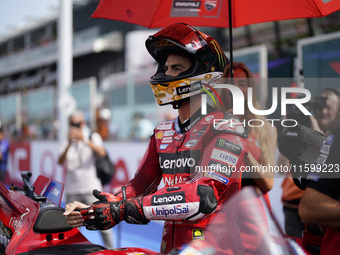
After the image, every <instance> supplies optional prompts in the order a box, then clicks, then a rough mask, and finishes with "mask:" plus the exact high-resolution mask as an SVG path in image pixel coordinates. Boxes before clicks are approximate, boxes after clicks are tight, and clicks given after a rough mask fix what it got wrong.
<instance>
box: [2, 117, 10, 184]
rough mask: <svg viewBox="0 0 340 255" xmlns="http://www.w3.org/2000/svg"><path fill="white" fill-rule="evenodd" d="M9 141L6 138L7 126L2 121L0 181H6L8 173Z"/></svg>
mask: <svg viewBox="0 0 340 255" xmlns="http://www.w3.org/2000/svg"><path fill="white" fill-rule="evenodd" d="M9 146H10V144H9V142H8V140H7V139H6V138H5V128H4V126H3V124H2V123H1V121H0V181H2V182H3V181H4V179H5V176H6V173H7V163H8V154H9Z"/></svg>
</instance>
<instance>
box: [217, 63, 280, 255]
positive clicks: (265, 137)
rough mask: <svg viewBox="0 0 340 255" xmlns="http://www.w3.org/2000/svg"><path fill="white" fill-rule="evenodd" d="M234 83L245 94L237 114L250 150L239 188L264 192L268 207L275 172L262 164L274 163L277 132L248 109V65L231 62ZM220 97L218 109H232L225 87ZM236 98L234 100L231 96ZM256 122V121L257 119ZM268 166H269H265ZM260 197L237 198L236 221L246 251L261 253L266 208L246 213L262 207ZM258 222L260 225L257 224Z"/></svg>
mask: <svg viewBox="0 0 340 255" xmlns="http://www.w3.org/2000/svg"><path fill="white" fill-rule="evenodd" d="M232 70H233V85H235V86H237V87H238V88H239V89H241V91H242V92H243V95H244V109H245V113H244V115H239V116H237V117H238V118H239V119H240V120H241V123H243V125H244V126H245V127H246V129H247V131H248V134H249V137H248V141H249V153H248V155H247V156H246V157H245V158H244V162H245V164H246V166H248V167H249V169H250V171H244V172H243V173H242V183H241V187H242V188H243V187H247V186H256V187H258V188H260V189H261V191H262V192H263V194H264V195H263V197H264V199H265V201H266V203H267V206H268V208H269V210H270V199H269V194H268V192H269V191H270V190H271V189H272V187H273V185H274V172H270V171H263V167H269V166H274V164H275V150H276V143H277V131H276V128H275V127H274V126H272V125H271V124H270V123H269V122H267V121H266V120H265V119H264V118H263V116H259V115H255V114H254V113H252V112H251V111H250V110H249V107H248V104H247V95H248V88H253V89H254V86H255V83H254V79H253V75H252V73H251V72H250V70H249V69H248V67H247V66H246V65H245V64H243V63H240V62H234V63H233V68H232ZM230 77H231V75H230V65H228V66H226V68H225V69H224V73H223V78H230ZM255 94H256V93H255V92H253V97H252V102H253V105H254V107H255V108H256V109H260V106H259V103H258V101H257V99H256V96H255ZM220 96H221V100H222V103H223V105H222V106H221V110H222V111H223V112H231V113H232V112H233V109H232V104H231V102H232V100H233V99H232V98H231V95H230V91H229V90H228V89H222V90H220ZM234 100H235V99H234ZM254 119H256V120H261V121H262V123H263V124H261V123H256V124H255V123H254V122H253V123H252V125H253V126H255V125H256V126H260V127H252V126H250V125H248V123H249V122H248V121H250V120H254ZM257 122H258V121H257ZM268 169H269V168H268ZM260 201H261V200H260V199H245V200H242V201H240V204H239V207H240V208H241V210H239V215H240V216H241V218H242V219H244V220H243V221H241V222H240V223H239V228H240V231H241V237H242V240H243V244H244V246H245V251H246V254H262V253H265V250H266V246H265V244H264V242H263V239H264V238H265V236H263V231H262V230H261V228H262V227H265V228H268V221H267V219H268V216H267V215H266V213H265V211H266V210H265V208H263V209H262V212H261V213H258V214H256V213H252V212H249V210H248V209H249V207H256V206H261V202H260ZM259 225H261V226H262V227H259Z"/></svg>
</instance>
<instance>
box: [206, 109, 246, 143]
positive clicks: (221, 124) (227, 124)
mask: <svg viewBox="0 0 340 255" xmlns="http://www.w3.org/2000/svg"><path fill="white" fill-rule="evenodd" d="M212 129H213V130H214V131H216V132H225V133H231V134H235V135H238V136H241V137H242V138H248V132H247V131H246V129H245V128H244V125H243V123H242V122H241V121H240V120H239V118H237V117H236V116H234V115H232V114H230V113H225V114H224V118H223V119H214V120H213V128H212Z"/></svg>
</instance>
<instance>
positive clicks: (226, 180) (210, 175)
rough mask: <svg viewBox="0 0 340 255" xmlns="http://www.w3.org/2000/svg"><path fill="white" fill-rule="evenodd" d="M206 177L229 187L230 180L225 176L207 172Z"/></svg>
mask: <svg viewBox="0 0 340 255" xmlns="http://www.w3.org/2000/svg"><path fill="white" fill-rule="evenodd" d="M204 176H205V177H210V178H212V179H215V180H217V181H219V182H222V183H224V184H225V185H227V184H228V182H229V179H228V178H226V177H224V176H222V175H221V174H218V173H213V172H206V173H204Z"/></svg>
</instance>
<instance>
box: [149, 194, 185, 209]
mask: <svg viewBox="0 0 340 255" xmlns="http://www.w3.org/2000/svg"><path fill="white" fill-rule="evenodd" d="M182 203H185V192H184V191H180V192H173V193H167V194H163V195H154V196H152V198H151V205H152V206H154V205H168V204H182Z"/></svg>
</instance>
